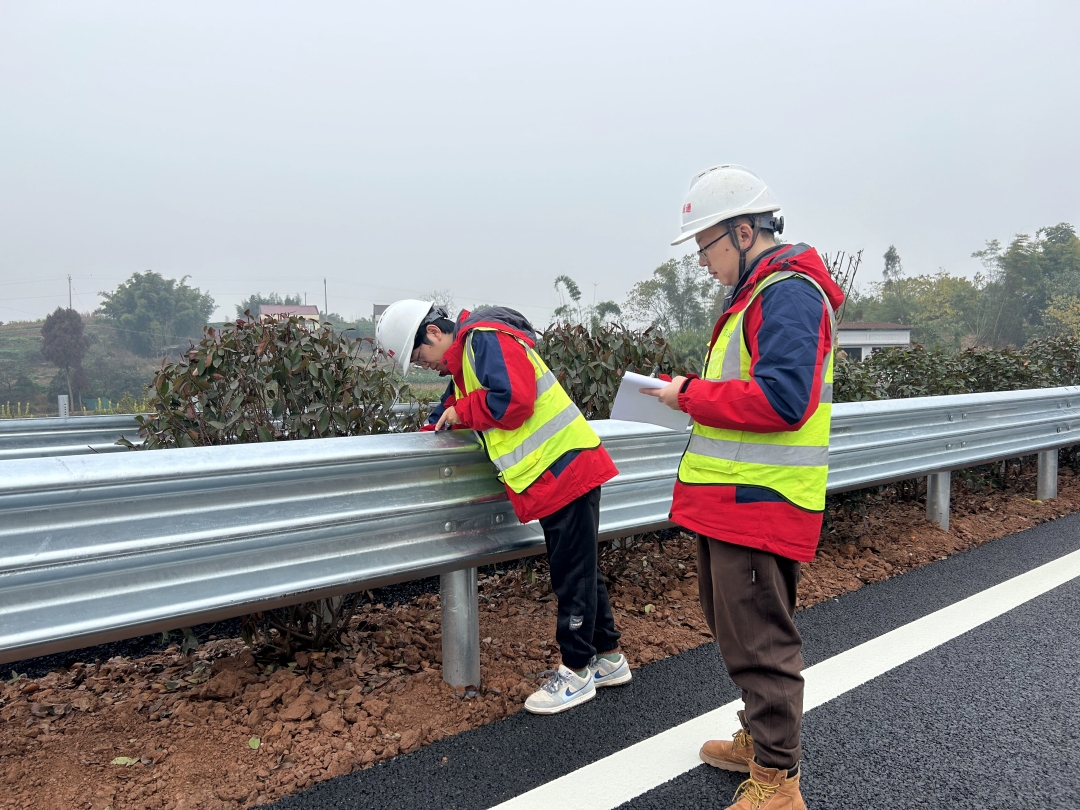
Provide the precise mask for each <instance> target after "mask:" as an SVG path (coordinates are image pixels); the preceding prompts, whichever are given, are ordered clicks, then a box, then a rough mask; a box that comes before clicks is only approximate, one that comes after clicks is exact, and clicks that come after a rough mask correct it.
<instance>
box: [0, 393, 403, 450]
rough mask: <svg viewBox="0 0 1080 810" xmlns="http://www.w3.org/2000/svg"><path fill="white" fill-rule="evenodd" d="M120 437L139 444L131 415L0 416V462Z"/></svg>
mask: <svg viewBox="0 0 1080 810" xmlns="http://www.w3.org/2000/svg"><path fill="white" fill-rule="evenodd" d="M417 407H419V406H418V405H417V404H416V403H410V404H407V405H395V406H394V407H393V411H394V413H396V414H399V415H403V414H406V413H416V409H417ZM121 437H123V438H125V439H127V440H128V441H129V442H131V443H132V444H142V438H141V437H140V436H139V423H138V422H136V421H135V415H134V414H108V415H103V416H71V417H63V418H61V417H59V416H46V417H39V418H34V419H0V461H12V460H14V459H17V458H48V457H50V456H81V455H88V454H91V453H94V454H98V453H115V452H117V451H120V452H123V451H125V450H127V448H126V447H124V446H123V445H118V444H117V443H116V441H117V439H120V438H121Z"/></svg>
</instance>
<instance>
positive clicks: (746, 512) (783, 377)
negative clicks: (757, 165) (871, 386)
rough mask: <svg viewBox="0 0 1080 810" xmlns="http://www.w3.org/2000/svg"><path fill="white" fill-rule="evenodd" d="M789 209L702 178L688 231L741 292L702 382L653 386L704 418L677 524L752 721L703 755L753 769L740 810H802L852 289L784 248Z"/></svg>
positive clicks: (809, 257) (802, 253)
mask: <svg viewBox="0 0 1080 810" xmlns="http://www.w3.org/2000/svg"><path fill="white" fill-rule="evenodd" d="M779 208H780V205H779V203H777V202H776V200H775V198H774V197H773V195H772V193H771V192H770V191H769V189H768V187H767V186H766V185H765V184H764V182H762V180H761V179H760V178H759V177H757V175H755V174H754V173H753V172H751V171H750V170H748V169H745V168H743V167H741V166H733V165H723V166H715V167H713V168H711V169H709V170H707V171H705V172H702V173H701V174H699V175H698V176H697V177H695V178H694V180H693V182H692V183H691V187H690V192H689V194H688V196H687V199H686V201H685V203H684V205H683V222H682V232H681V233H680V234H679V237H678V238H677V239H676V240H675V241H674V242H673V243H672V244H678V243H680V242H682V241H685V240H687V239H690V238H695V239H696V240H697V246H698V248H699V250H698V257H699V262H700V264H701V265H702V266H703V267H705V268H707V269H708V272H709V274H710V275H711V276H712V277H713V278H714V279H716V280H717V281H719V282H720V283H721V284H723V285H725V286H726V287H730V288H731V291H730V293H729V295H728V296H727V297H726V299H725V301H724V304H725V307H724V312H723V314H722V315H721V316H720V319H719V320H718V321H717V323H716V326H715V328H714V330H713V335H712V340H711V341H710V348H709V355H708V356H707V358H706V361H705V369H704V372H703V374H702V375H701V376H700V377H699V376H697V375H691V376H689V377H676V378H675V379H674V380H672V382H671V383H670V384H669V385H668V386H666V387H665V388H662V389H659V390H658V391H644V393H652V394H654V395H656V396H659V398H660V400H661V401H662V402H664V403H665V404H666V405H668V406H669V407H671V408H674V409H677V410H682V411H685V412H686V413H688V414H690V416H691V418H692V420H693V423H694V424H693V433H692V435H691V439H690V444H689V446H688V447H687V451H686V453H685V454H684V456H683V460H682V463H681V464H680V466H679V475H678V480H677V481H676V483H675V491H674V494H673V497H672V506H671V518H672V520H674V521H675V522H676V523H678V524H680V525H682V526H685V527H687V528H688V529H691V530H693V531H695V532H697V533H698V584H699V592H700V597H701V606H702V610H703V611H704V613H705V618H706V620H707V621H708V623H709V627H710V629H711V630H712V632H713V635H714V636H715V637H716V640H717V643H718V644H719V647H720V653H721V655H722V657H723V659H724V665H725V666H726V667H727V670H728V673H729V674H730V675H731V679H732V680H733V681H734V682H735V684H736V685H737V686H739V687H740V688H741V690H742V696H743V702H744V703H745V710H744V711H740V712H739V720H740V722H741V723H742V726H743V727H742V729H741V730H740V731H739V732H737V733H736V735H735V738H734V740H733V741H732V740H711V741H708V742H706V743H705V744H704V746H702V749H701V759H702V760H703V761H704V762H706V763H708V764H710V765H713V766H715V767H718V768H724V769H726V770H732V771H741V772H749V774H750V778H749V779H747V780H746V781H745V782H743V784H742V785H741V786H740V788H739V791H738V792H737V793H736V796H737V801H736V803H735V804H734V805H732V807H733V808H738V810H752V809H753V810H758V808H764V809H766V810H781V808H782V809H783V810H803V809H804V808H805V804H804V803H803V800H802V795H801V792H800V790H799V762H800V759H801V757H802V746H801V743H800V731H801V726H802V701H803V678H802V674H801V672H802V638H801V637H800V635H799V631H798V630H797V629H796V627H795V623H794V614H795V603H796V588H797V586H798V582H799V577H800V563H803V562H809V561H810V560H811V559H813V557H814V553H815V551H816V549H817V543H818V537H819V535H820V533H821V521H822V514H823V511H824V504H825V484H826V478H827V475H828V443H829V418H830V413H831V407H832V405H831V403H832V355H833V346H834V329H835V325H834V314H833V313H834V312H835V310H836V309H837V307H839V306H840V304H841V303H842V302H843V293H842V292H841V290H840V289H839V287H837V285H836V284H835V283H834V282H833V280H832V278H831V277H830V275H829V272H828V270H827V269H826V267H825V265H824V263H823V262H822V261H821V258H820V257H819V256H818V254H817V252H816V251H815V250H814V249H813V248H811V247H809V246H807V245H803V244H799V245H785V244H781V243H780V242H779V238H778V236H779V234H780V233H781V232H782V231H783V225H784V223H783V218H782V217H777V216H776V215H775V214H776V212H777V211H778V210H779Z"/></svg>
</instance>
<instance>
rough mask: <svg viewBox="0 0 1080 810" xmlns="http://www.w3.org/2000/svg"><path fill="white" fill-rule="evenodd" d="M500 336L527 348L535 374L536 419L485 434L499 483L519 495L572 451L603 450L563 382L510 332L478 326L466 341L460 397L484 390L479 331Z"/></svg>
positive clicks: (532, 418) (467, 336)
mask: <svg viewBox="0 0 1080 810" xmlns="http://www.w3.org/2000/svg"><path fill="white" fill-rule="evenodd" d="M479 331H483V332H500V331H502V332H503V334H506V335H510V337H512V338H514V340H516V341H517V342H518V343H520V344H521V346H522V347H523V348H524V349H525V353H526V354H527V355H528V357H529V362H530V363H532V366H533V370H534V372H535V373H536V404H535V405H534V407H533V412H532V415H531V416H530V417H529V418H528V419H526V420H525V423H524V424H523V425H522V426H521V427H519V428H517V429H515V430H503V429H502V428H489V429H488V430H485V431H480V435H481V437H482V438H483V441H484V445H485V447H486V448H487V453H488V457H489V458H490V459H491V461H492V463H493V464H494V465H495V467H496V469H498V471H499V480H500V481H502V482H503V483H504V484H506V485H507V486H508V487H510V489H512V490H513V491H514V492H517V493H520V492H522V491H524V490H525V488H526V487H528V486H529V484H531V483H532V482H533V481H535V480H536V479H537V478H539V477H540V476H541V475H543V473H544V471H545V470H547V468H548V467H550V466H551V465H552V464H554V463H555V462H556V461H558V460H559V458H560V457H561V456H562V455H563V454H564V453H567V452H569V451H571V450H588V449H590V448H593V447H599V446H600V437H599V436H598V435H596V431H594V430H593V429H592V428H591V427H590V426H589V423H588V422H587V421H586V419H585V417H584V416H582V414H581V411H579V410H578V407H577V405H575V404H574V402H573V400H571V399H570V397H569V396H568V395H567V393H566V391H565V390H563V387H562V386H561V385H559V381H558V380H556V379H555V375H554V374H553V373H552V371H551V369H549V368H548V367H547V364H546V363H544V361H543V360H542V359H541V357H540V355H538V354H537V353H536V351H535V350H534V349H533V348H532V347H531V346H529V344H528V343H526V342H525V341H523V340H521V339H520V338H519V337H518V336H517V335H515V334H513V333H512V332H509V331H503V330H500V329H493V328H491V327H485V326H476V327H473V328H472V329H470V330H469V334H468V335H466V337H465V351H464V352H463V353H462V363H461V371H462V377H463V378H464V380H465V391H464V392H462V391H461V390H460V389H458V388H457V384H456V383H455V385H454V388H455V394H456V396H458V397H463V396H465V394H471V393H472V392H473V391H479V390H484V387H483V386H482V385H481V384H480V380H479V379H477V376H476V371H475V363H476V355H475V353H474V351H473V346H472V338H473V333H474V332H479Z"/></svg>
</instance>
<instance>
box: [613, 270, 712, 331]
mask: <svg viewBox="0 0 1080 810" xmlns="http://www.w3.org/2000/svg"><path fill="white" fill-rule="evenodd" d="M723 289H724V288H723V287H718V286H717V285H716V284H715V283H714V282H713V281H712V280H711V279H710V278H709V277H708V275H706V274H705V273H704V272H702V268H701V267H700V266H699V265H698V261H697V255H696V254H694V253H689V254H687V255H686V256H683V257H682V258H681V259H678V260H675V259H670V260H669V261H666V262H664V263H663V264H662V265H660V266H659V267H657V268H656V269H655V270H653V273H652V278H647V279H645V280H644V281H639V282H638V283H637V284H635V285H634V286H633V287H632V288H631V289H630V293H629V295H627V298H626V307H625V309H626V312H627V313H628V314H629V315H630V317H632V318H635V319H637V320H639V321H643V322H645V323H646V324H648V325H649V326H658V327H660V329H662V330H663V332H664V333H665V334H667V335H672V334H677V333H681V332H698V331H702V330H707V329H710V328H711V327H712V324H713V320H714V318H713V315H714V314H719V313H714V309H715V306H716V297H717V294H718V293H719V292H721V291H723Z"/></svg>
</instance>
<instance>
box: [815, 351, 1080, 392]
mask: <svg viewBox="0 0 1080 810" xmlns="http://www.w3.org/2000/svg"><path fill="white" fill-rule="evenodd" d="M834 377H835V391H834V401H835V402H860V401H865V400H873V399H905V398H908V397H928V396H944V395H946V394H973V393H988V392H992V391H1017V390H1021V389H1027V388H1053V387H1056V386H1061V385H1077V384H1080V337H1078V336H1076V335H1059V336H1056V337H1051V338H1046V339H1044V340H1033V341H1031V342H1030V343H1028V344H1026V345H1025V346H1024V347H1023V348H1022V349H990V348H984V347H976V348H973V349H967V350H966V351H962V352H950V351H944V350H941V349H936V348H935V349H926V348H924V347H923V346H920V345H918V344H914V345H912V346H904V347H899V348H891V349H883V350H881V351H878V352H874V354H872V355H870V357H868V358H867V359H866V360H863V361H861V362H851V361H848V360H844V359H841V360H839V361H837V363H836V370H835V375H834Z"/></svg>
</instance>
